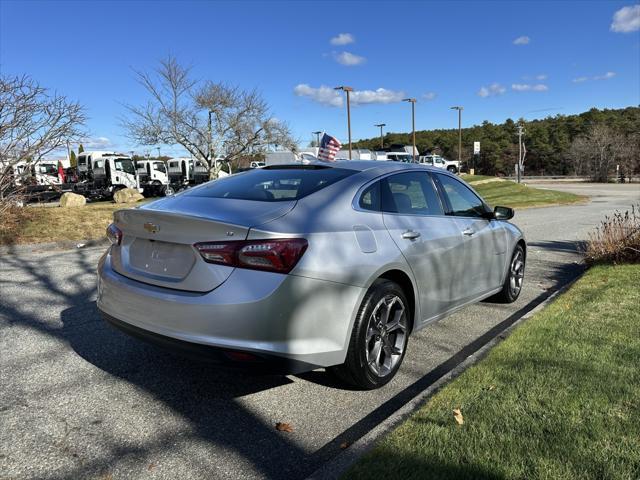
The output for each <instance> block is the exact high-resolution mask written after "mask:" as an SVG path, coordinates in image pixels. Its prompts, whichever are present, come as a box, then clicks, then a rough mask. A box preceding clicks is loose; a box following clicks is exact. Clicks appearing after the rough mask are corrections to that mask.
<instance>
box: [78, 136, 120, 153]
mask: <svg viewBox="0 0 640 480" xmlns="http://www.w3.org/2000/svg"><path fill="white" fill-rule="evenodd" d="M80 143H82V146H83V147H84V148H85V150H86V149H87V148H92V149H96V150H104V149H106V148H113V143H111V140H109V139H108V138H107V137H88V138H83V139H82V141H81V142H80Z"/></svg>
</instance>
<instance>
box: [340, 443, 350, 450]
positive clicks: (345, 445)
mask: <svg viewBox="0 0 640 480" xmlns="http://www.w3.org/2000/svg"><path fill="white" fill-rule="evenodd" d="M349 445H351V444H350V443H349V442H342V443H341V444H340V448H341V449H342V450H344V449H345V448H349Z"/></svg>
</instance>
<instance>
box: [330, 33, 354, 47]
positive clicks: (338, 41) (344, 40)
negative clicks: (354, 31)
mask: <svg viewBox="0 0 640 480" xmlns="http://www.w3.org/2000/svg"><path fill="white" fill-rule="evenodd" d="M355 41H356V39H355V37H354V36H353V35H351V34H350V33H339V34H338V35H336V36H335V37H333V38H331V40H330V42H331V45H348V44H350V43H353V42H355Z"/></svg>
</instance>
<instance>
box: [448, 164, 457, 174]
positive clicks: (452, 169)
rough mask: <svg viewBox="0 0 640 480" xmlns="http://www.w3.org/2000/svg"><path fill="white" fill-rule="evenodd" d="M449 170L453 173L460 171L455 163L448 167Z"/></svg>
mask: <svg viewBox="0 0 640 480" xmlns="http://www.w3.org/2000/svg"><path fill="white" fill-rule="evenodd" d="M447 170H448V171H449V172H451V173H458V169H457V168H456V167H454V166H453V165H451V166H450V167H447Z"/></svg>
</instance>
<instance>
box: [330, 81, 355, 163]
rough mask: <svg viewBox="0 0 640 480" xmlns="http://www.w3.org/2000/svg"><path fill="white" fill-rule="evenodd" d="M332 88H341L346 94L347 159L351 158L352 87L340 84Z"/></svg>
mask: <svg viewBox="0 0 640 480" xmlns="http://www.w3.org/2000/svg"><path fill="white" fill-rule="evenodd" d="M334 90H342V91H344V92H345V93H346V94H347V130H348V132H349V160H351V105H350V103H349V92H353V88H351V87H347V86H345V85H342V86H341V87H335V88H334Z"/></svg>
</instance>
